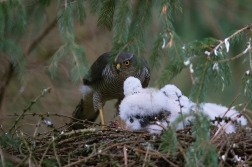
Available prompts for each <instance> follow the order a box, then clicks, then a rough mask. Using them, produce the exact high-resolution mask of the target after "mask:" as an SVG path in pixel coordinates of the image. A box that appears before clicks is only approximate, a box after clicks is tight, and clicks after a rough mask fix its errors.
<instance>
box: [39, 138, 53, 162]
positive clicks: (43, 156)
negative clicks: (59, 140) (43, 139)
mask: <svg viewBox="0 0 252 167" xmlns="http://www.w3.org/2000/svg"><path fill="white" fill-rule="evenodd" d="M53 142H54V141H53V140H52V141H51V142H50V143H49V144H48V146H47V148H46V150H45V152H44V154H43V155H42V158H41V159H40V161H39V166H41V164H42V162H43V159H44V158H45V155H46V153H47V151H48V150H49V148H50V146H51V144H52V143H53Z"/></svg>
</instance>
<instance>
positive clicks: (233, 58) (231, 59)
mask: <svg viewBox="0 0 252 167" xmlns="http://www.w3.org/2000/svg"><path fill="white" fill-rule="evenodd" d="M251 50H252V47H250V48H249V49H248V51H249V52H250V51H251ZM243 55H244V53H243V52H241V53H239V54H238V55H236V56H235V57H231V58H228V59H223V60H219V61H216V62H215V63H224V62H228V61H233V60H235V59H238V58H240V57H241V56H243Z"/></svg>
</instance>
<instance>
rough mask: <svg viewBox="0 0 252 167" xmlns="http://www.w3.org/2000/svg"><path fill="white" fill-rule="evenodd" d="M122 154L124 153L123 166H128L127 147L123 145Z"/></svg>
mask: <svg viewBox="0 0 252 167" xmlns="http://www.w3.org/2000/svg"><path fill="white" fill-rule="evenodd" d="M123 155H124V165H125V167H128V157H127V148H126V146H125V145H124V146H123Z"/></svg>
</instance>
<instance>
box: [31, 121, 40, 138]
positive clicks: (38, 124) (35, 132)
mask: <svg viewBox="0 0 252 167" xmlns="http://www.w3.org/2000/svg"><path fill="white" fill-rule="evenodd" d="M40 122H41V117H39V120H38V123H37V125H36V128H35V130H34V133H33V138H35V137H36V134H37V131H38V127H39V126H40Z"/></svg>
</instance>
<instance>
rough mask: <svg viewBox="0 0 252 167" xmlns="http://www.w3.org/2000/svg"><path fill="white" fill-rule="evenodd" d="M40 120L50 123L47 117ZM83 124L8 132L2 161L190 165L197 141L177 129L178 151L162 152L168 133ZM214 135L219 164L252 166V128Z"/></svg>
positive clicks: (0, 151)
mask: <svg viewBox="0 0 252 167" xmlns="http://www.w3.org/2000/svg"><path fill="white" fill-rule="evenodd" d="M26 115H29V113H27V114H26ZM37 116H39V117H40V118H41V119H40V121H41V122H45V123H46V121H45V120H44V119H43V116H42V115H37ZM54 116H56V117H57V116H59V117H62V116H60V115H57V114H56V115H54ZM81 122H82V123H83V125H84V127H85V128H84V129H81V130H67V129H69V127H71V126H72V125H73V124H74V123H68V124H66V125H65V126H61V127H59V128H55V127H54V126H53V124H49V123H48V122H47V128H48V130H47V131H45V132H43V133H38V132H39V130H38V129H37V128H38V127H36V128H35V132H34V133H33V135H28V134H25V133H22V132H21V131H19V130H17V129H15V130H13V133H11V134H10V133H8V134H7V133H2V134H1V135H0V140H1V143H2V144H0V154H1V159H2V160H3V159H5V160H8V161H9V162H11V163H12V164H15V165H17V166H27V164H29V166H45V167H46V166H64V167H67V166H101V167H104V166H127V167H131V166H143V167H144V166H184V164H185V162H186V158H185V150H186V149H187V148H188V147H189V146H190V145H191V144H192V143H193V142H194V141H195V138H194V137H193V133H192V130H191V128H190V127H188V128H186V129H183V130H178V131H176V136H177V140H178V146H177V147H178V148H177V149H176V152H175V153H173V154H171V153H168V152H164V151H162V150H161V145H162V142H163V140H164V137H163V136H162V135H151V134H148V133H146V132H141V131H137V132H132V131H128V130H124V129H121V128H118V127H114V126H113V124H112V126H107V128H106V130H101V127H100V125H99V124H95V123H92V122H88V121H81ZM75 123H76V122H75ZM78 123H80V122H78ZM2 131H3V132H4V129H2ZM212 134H213V133H212ZM211 136H212V137H211V139H210V142H211V144H213V145H214V146H215V147H216V149H217V153H218V163H219V166H251V165H252V132H251V130H250V129H249V128H239V127H238V129H237V132H236V133H232V134H225V133H221V134H220V135H217V136H216V135H215V136H214V135H211ZM4 143H5V144H4ZM6 143H7V144H6ZM1 165H2V164H1ZM1 165H0V166H1Z"/></svg>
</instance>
